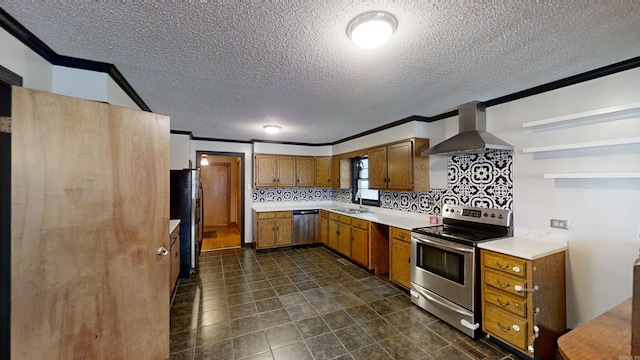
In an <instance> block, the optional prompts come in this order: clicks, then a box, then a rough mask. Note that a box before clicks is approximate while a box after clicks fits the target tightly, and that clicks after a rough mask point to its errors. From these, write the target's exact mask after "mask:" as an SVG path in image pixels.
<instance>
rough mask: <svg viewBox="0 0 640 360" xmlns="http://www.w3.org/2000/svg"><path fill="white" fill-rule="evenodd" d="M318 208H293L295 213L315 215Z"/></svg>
mask: <svg viewBox="0 0 640 360" xmlns="http://www.w3.org/2000/svg"><path fill="white" fill-rule="evenodd" d="M317 213H318V209H314V210H293V215H313V214H317Z"/></svg>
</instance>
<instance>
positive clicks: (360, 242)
mask: <svg viewBox="0 0 640 360" xmlns="http://www.w3.org/2000/svg"><path fill="white" fill-rule="evenodd" d="M366 223H367V224H366V225H367V226H368V225H369V223H368V222H366ZM351 259H353V261H355V262H357V263H359V264H360V265H362V266H364V267H366V268H368V267H369V230H368V229H362V228H360V227H356V226H355V225H352V226H351Z"/></svg>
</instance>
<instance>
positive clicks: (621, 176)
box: [543, 172, 640, 179]
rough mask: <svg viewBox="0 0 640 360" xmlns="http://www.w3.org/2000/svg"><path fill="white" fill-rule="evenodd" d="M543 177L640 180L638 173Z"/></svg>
mask: <svg viewBox="0 0 640 360" xmlns="http://www.w3.org/2000/svg"><path fill="white" fill-rule="evenodd" d="M543 176H544V178H545V179H640V172H616V173H557V174H544V175H543Z"/></svg>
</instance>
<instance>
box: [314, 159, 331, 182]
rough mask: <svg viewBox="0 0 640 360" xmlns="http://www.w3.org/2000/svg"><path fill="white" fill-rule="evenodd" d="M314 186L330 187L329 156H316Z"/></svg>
mask: <svg viewBox="0 0 640 360" xmlns="http://www.w3.org/2000/svg"><path fill="white" fill-rule="evenodd" d="M315 186H316V187H323V188H324V187H331V156H322V157H317V158H316V185H315Z"/></svg>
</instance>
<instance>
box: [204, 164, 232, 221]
mask: <svg viewBox="0 0 640 360" xmlns="http://www.w3.org/2000/svg"><path fill="white" fill-rule="evenodd" d="M201 172H202V192H203V196H204V199H203V201H204V206H205V211H204V226H205V228H210V227H212V226H226V225H228V224H229V214H230V212H229V210H230V208H231V202H230V201H231V198H230V194H229V192H230V191H229V183H230V177H231V169H230V164H229V163H211V164H209V165H208V166H202V170H201Z"/></svg>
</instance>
